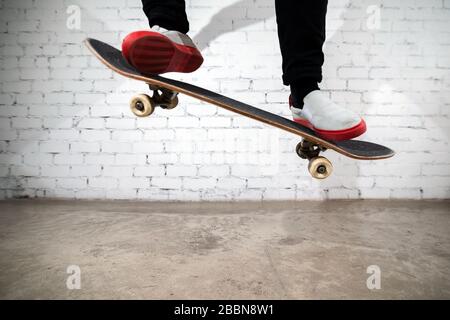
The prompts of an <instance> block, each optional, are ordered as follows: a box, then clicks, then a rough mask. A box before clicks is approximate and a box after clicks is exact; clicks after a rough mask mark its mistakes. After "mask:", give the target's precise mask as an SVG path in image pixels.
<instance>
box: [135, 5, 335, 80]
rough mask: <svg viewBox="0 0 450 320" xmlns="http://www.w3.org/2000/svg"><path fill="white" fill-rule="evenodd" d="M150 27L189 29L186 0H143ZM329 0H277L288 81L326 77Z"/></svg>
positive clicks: (183, 31)
mask: <svg viewBox="0 0 450 320" xmlns="http://www.w3.org/2000/svg"><path fill="white" fill-rule="evenodd" d="M142 4H143V6H144V12H145V14H146V15H147V17H148V20H149V22H150V27H152V26H154V25H159V26H160V27H163V28H165V29H169V30H177V31H179V32H182V33H187V32H188V31H189V22H188V19H187V16H186V10H185V2H184V0H142ZM327 4H328V0H275V10H276V15H277V24H278V38H279V41H280V47H281V54H282V57H283V82H284V84H285V85H290V84H293V83H299V82H300V83H301V82H302V81H303V82H304V81H305V80H307V81H311V80H313V81H315V82H316V83H318V82H320V81H322V65H323V62H324V55H323V51H322V46H323V43H324V41H325V16H326V11H327Z"/></svg>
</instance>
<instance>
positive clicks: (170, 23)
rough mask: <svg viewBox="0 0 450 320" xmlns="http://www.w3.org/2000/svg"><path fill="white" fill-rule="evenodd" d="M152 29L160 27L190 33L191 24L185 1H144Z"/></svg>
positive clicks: (144, 7)
mask: <svg viewBox="0 0 450 320" xmlns="http://www.w3.org/2000/svg"><path fill="white" fill-rule="evenodd" d="M142 6H143V9H144V12H145V15H146V16H147V18H148V21H149V24H150V28H152V27H153V26H160V27H162V28H164V29H167V30H173V31H178V32H181V33H185V34H186V33H188V31H189V22H188V19H187V15H186V4H185V2H184V0H142Z"/></svg>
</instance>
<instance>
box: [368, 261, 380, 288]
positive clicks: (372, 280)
mask: <svg viewBox="0 0 450 320" xmlns="http://www.w3.org/2000/svg"><path fill="white" fill-rule="evenodd" d="M366 272H367V274H370V276H369V277H368V278H367V281H366V285H367V289H369V290H380V289H381V269H380V267H379V266H377V265H371V266H368V267H367V271H366Z"/></svg>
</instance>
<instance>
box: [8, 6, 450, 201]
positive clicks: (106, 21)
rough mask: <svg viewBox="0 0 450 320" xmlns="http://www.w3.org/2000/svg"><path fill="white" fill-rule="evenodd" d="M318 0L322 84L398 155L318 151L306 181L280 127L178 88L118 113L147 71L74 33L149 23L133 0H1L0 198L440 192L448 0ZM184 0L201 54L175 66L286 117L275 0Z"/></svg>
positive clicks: (448, 174) (116, 35)
mask: <svg viewBox="0 0 450 320" xmlns="http://www.w3.org/2000/svg"><path fill="white" fill-rule="evenodd" d="M329 2H330V4H329V11H328V18H327V19H328V20H327V42H326V45H325V54H326V63H325V66H324V81H323V83H322V88H323V89H324V90H327V92H328V93H329V95H330V96H331V98H332V99H334V100H335V101H337V102H339V103H342V104H345V105H347V106H348V108H351V109H353V110H355V111H357V112H360V113H362V114H363V115H364V117H365V118H366V120H367V123H368V126H369V131H368V132H367V134H365V136H364V137H363V138H364V139H367V140H370V141H374V142H378V143H381V144H386V145H388V146H390V147H392V148H394V149H395V150H396V151H397V152H398V155H397V156H396V157H395V158H392V159H390V160H386V161H378V162H377V161H372V162H356V161H353V160H350V159H347V158H345V157H343V156H340V155H338V154H336V153H333V152H327V154H328V157H329V158H330V159H331V160H332V161H333V163H334V166H335V174H334V175H333V176H332V177H330V178H329V179H328V180H326V181H315V180H312V178H311V177H310V176H309V174H308V173H307V164H306V162H305V161H303V160H301V159H299V158H298V157H297V156H296V155H295V153H294V148H295V145H296V144H297V142H298V138H297V137H296V136H293V135H291V134H288V133H285V132H281V131H279V130H276V129H273V128H270V127H267V126H265V125H262V124H259V123H257V122H255V121H252V120H249V119H246V118H243V117H240V116H238V115H235V114H232V113H230V112H228V111H226V110H222V109H219V108H216V107H214V106H211V105H208V104H204V103H200V102H199V101H196V100H195V99H192V98H189V97H185V96H181V97H180V106H179V107H178V108H177V109H174V110H172V111H165V110H157V111H156V114H155V115H154V116H152V117H150V118H145V119H136V118H135V117H134V116H133V115H132V114H131V113H130V112H129V109H128V100H129V99H130V97H131V96H132V95H133V94H135V93H137V92H141V91H144V92H145V91H146V88H145V85H143V84H142V83H140V82H136V81H131V80H128V79H125V78H123V77H121V76H119V75H117V74H113V72H111V71H110V70H108V69H107V68H105V67H103V65H101V64H100V63H99V62H98V61H97V60H96V59H95V58H93V57H92V56H91V54H90V53H89V52H88V50H87V49H86V48H85V47H84V46H82V45H81V41H82V40H83V39H84V38H85V37H88V36H89V37H93V38H98V39H101V40H104V41H107V42H109V43H111V44H113V45H115V46H117V47H119V46H120V41H121V39H123V38H124V37H125V36H126V35H127V34H128V33H129V32H131V31H134V30H136V29H146V28H147V21H146V19H145V17H144V14H143V12H142V11H141V3H140V1H139V0H96V1H90V0H89V1H88V0H45V1H43V0H15V1H12V0H1V1H0V9H1V19H0V38H1V41H0V50H1V59H0V63H1V76H0V77H1V83H0V198H10V197H24V196H30V197H65V198H118V199H143V200H144V199H145V200H230V199H235V200H248V199H250V200H260V199H279V200H284V199H324V198H414V199H419V198H449V196H450V157H449V153H450V147H449V136H450V130H449V127H450V121H449V117H450V59H449V57H450V0H420V1H419V0H389V1H388V0H383V1H380V0H375V1H374V0H330V1H329ZM69 5H78V6H79V7H80V8H81V30H69V29H68V28H67V27H66V21H67V18H68V16H69V15H68V13H67V12H66V10H67V8H68V6H69ZM372 5H376V6H378V7H379V8H380V9H381V11H380V12H381V16H380V17H381V23H380V25H379V27H380V28H379V29H376V28H375V29H374V28H372V27H371V26H372V25H373V24H370V22H371V21H372V20H371V19H370V15H371V14H372V13H371V12H372V11H371V8H373V7H370V6H372ZM187 6H188V8H187V9H188V14H189V16H190V20H191V29H192V30H191V33H190V34H191V36H193V38H194V40H195V41H196V42H197V43H198V45H199V46H200V48H201V49H202V51H203V54H204V56H205V64H204V66H203V67H202V68H201V69H200V70H199V71H197V72H195V73H194V74H190V75H172V76H173V77H175V78H178V79H181V80H186V81H188V82H192V83H194V84H197V85H200V86H204V87H206V88H209V89H211V90H215V91H218V92H221V93H224V94H226V95H228V96H231V97H234V98H236V99H239V100H242V101H244V102H247V103H250V104H253V105H256V106H259V107H261V108H264V109H266V110H270V111H272V112H274V113H277V114H280V115H284V116H289V112H288V109H287V106H286V103H285V102H286V100H287V96H288V90H287V88H285V87H283V85H282V83H281V77H280V76H281V68H280V63H281V58H280V53H279V48H278V41H277V36H276V23H275V18H274V6H273V0H240V1H236V0H188V1H187ZM368 22H369V23H368Z"/></svg>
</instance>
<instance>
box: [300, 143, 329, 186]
mask: <svg viewBox="0 0 450 320" xmlns="http://www.w3.org/2000/svg"><path fill="white" fill-rule="evenodd" d="M326 150H327V148H325V147H323V146H320V145H318V144H315V143H313V142H310V141H308V140H305V139H303V140H302V141H301V142H300V143H299V144H297V147H296V148H295V151H296V152H297V155H298V156H299V157H300V158H302V159H307V160H309V164H308V170H309V173H311V175H312V176H313V177H314V178H316V179H325V178H328V177H329V176H330V175H331V173H332V172H333V165H332V164H331V162H330V160H328V159H327V158H325V157H320V156H319V154H320V152H323V151H326Z"/></svg>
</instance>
